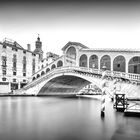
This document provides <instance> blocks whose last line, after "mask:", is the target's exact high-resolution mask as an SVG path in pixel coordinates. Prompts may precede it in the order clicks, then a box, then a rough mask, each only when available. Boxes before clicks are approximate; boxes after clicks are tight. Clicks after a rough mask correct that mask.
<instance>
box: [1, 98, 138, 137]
mask: <svg viewBox="0 0 140 140" xmlns="http://www.w3.org/2000/svg"><path fill="white" fill-rule="evenodd" d="M139 133H140V118H136V117H124V116H123V113H119V112H116V111H115V110H114V109H113V107H112V103H111V102H110V101H107V102H106V115H105V118H104V119H101V117H100V101H99V100H96V99H87V98H58V97H1V98H0V140H96V139H97V140H109V139H112V140H125V139H126V140H129V139H130V140H133V139H137V140H140V134H139Z"/></svg>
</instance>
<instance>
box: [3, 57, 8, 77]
mask: <svg viewBox="0 0 140 140" xmlns="http://www.w3.org/2000/svg"><path fill="white" fill-rule="evenodd" d="M6 61H7V58H6V56H2V74H3V75H6V67H7V65H6Z"/></svg>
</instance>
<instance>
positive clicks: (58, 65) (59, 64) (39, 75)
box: [32, 60, 63, 80]
mask: <svg viewBox="0 0 140 140" xmlns="http://www.w3.org/2000/svg"><path fill="white" fill-rule="evenodd" d="M62 66H63V62H62V61H61V60H59V61H58V62H57V64H56V65H55V64H53V65H52V66H51V67H50V68H47V69H46V70H44V71H42V72H41V73H40V74H37V75H36V77H35V76H34V77H33V79H32V80H35V79H36V78H39V77H41V76H43V75H44V74H45V73H48V72H49V71H50V70H53V69H54V68H56V67H62Z"/></svg>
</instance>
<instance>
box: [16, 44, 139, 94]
mask: <svg viewBox="0 0 140 140" xmlns="http://www.w3.org/2000/svg"><path fill="white" fill-rule="evenodd" d="M62 50H63V55H62V56H61V57H59V58H58V59H57V60H55V61H53V62H52V63H51V64H49V65H48V66H45V67H44V68H42V69H41V70H39V71H38V72H36V73H35V74H34V75H32V77H31V79H30V81H29V83H28V84H27V85H26V86H25V87H24V88H22V89H20V90H18V91H16V94H34V95H48V94H51V95H53V94H60V93H61V94H77V92H78V91H79V90H80V89H81V88H83V87H84V86H86V85H88V84H90V83H93V84H95V85H97V86H98V87H99V88H101V86H100V85H101V82H102V78H101V76H102V72H103V67H106V80H107V86H106V91H107V92H108V93H110V94H111V92H112V87H113V85H112V83H113V82H112V80H113V79H117V80H118V82H117V85H116V86H118V87H121V88H120V90H119V92H121V93H125V94H126V95H127V96H129V97H140V94H139V91H140V51H136V50H125V49H124V50H114V49H110V50H109V49H105V50H104V49H89V48H88V47H86V46H84V45H83V44H81V43H77V42H68V43H67V44H66V45H65V46H64V47H63V48H62Z"/></svg>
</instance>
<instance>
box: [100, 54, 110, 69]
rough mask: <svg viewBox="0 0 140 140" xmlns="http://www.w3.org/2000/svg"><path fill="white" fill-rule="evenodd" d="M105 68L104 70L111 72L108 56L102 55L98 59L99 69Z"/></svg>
mask: <svg viewBox="0 0 140 140" xmlns="http://www.w3.org/2000/svg"><path fill="white" fill-rule="evenodd" d="M103 66H106V70H111V57H110V56H109V55H104V56H102V57H101V59H100V69H102V68H103Z"/></svg>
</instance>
